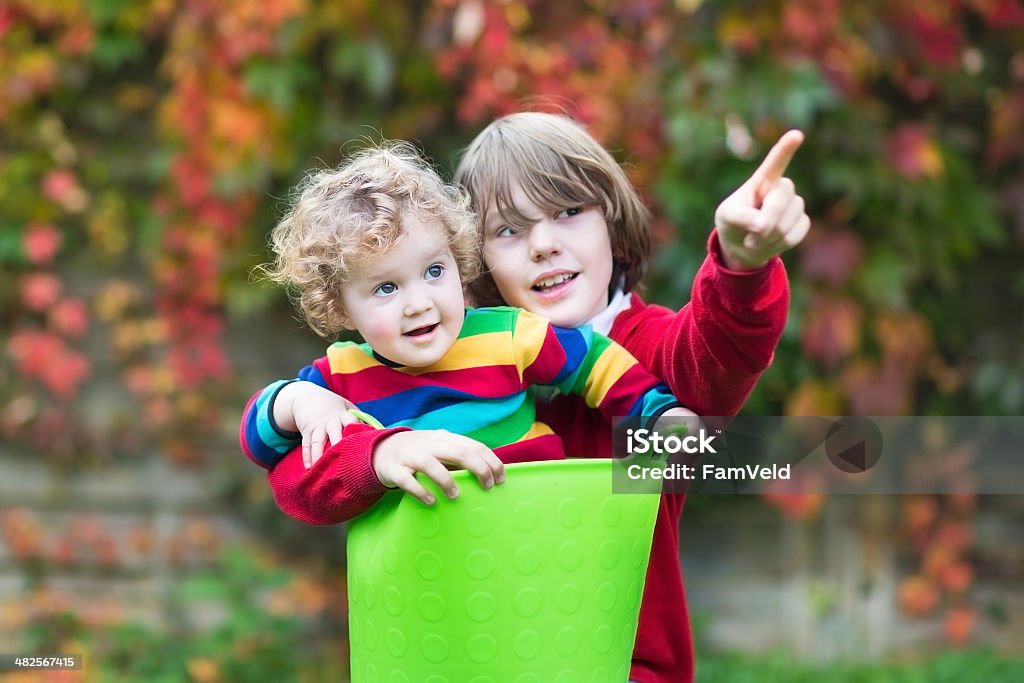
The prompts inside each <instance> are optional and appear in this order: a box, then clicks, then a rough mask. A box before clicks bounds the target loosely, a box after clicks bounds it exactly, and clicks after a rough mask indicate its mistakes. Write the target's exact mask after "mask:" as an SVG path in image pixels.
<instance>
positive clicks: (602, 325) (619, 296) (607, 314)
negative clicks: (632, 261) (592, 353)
mask: <svg viewBox="0 0 1024 683" xmlns="http://www.w3.org/2000/svg"><path fill="white" fill-rule="evenodd" d="M632 303H633V301H632V297H631V296H629V295H628V294H626V293H625V292H624V291H622V287H618V288H616V290H615V294H614V295H612V300H611V301H609V302H608V306H607V307H605V309H604V310H603V311H601V312H600V313H598V314H597V315H595V316H594V317H593V318H591V319H590V320H588V321H587V322H586V324H587V325H590V326H591V327H592V328H594V332H598V333H600V334H603V335H604V336H606V337H607V336H608V335H609V334H610V333H611V331H612V325H613V324H614V323H615V319H616V318H617V317H619V313H622V312H623V311H624V310H626V309H627V308H629V307H630V306H631V305H632Z"/></svg>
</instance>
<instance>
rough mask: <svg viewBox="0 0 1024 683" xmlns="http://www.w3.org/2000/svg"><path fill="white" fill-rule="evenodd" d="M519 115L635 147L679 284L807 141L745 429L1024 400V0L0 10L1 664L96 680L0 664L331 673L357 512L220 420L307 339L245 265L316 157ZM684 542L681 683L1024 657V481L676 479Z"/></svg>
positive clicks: (271, 675) (959, 665)
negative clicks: (295, 515)
mask: <svg viewBox="0 0 1024 683" xmlns="http://www.w3.org/2000/svg"><path fill="white" fill-rule="evenodd" d="M527 107H533V108H537V107H542V108H546V109H556V110H563V111H565V112H567V113H570V114H572V115H574V116H576V117H578V118H579V119H581V120H582V121H584V122H585V123H586V124H587V125H588V126H589V127H590V129H591V131H592V132H593V133H594V134H595V136H596V137H597V138H598V139H599V140H600V141H602V142H603V143H604V144H605V145H606V146H607V147H608V148H609V149H610V150H612V151H613V152H614V153H615V155H616V156H617V158H618V159H619V160H620V161H622V162H623V163H625V164H626V165H627V166H628V168H629V172H630V175H631V177H632V179H633V180H634V182H635V183H636V185H637V186H638V187H639V188H640V189H641V191H642V193H643V195H644V196H645V198H646V199H647V201H648V202H649V204H650V206H651V208H652V209H653V210H654V213H655V215H656V216H657V217H658V218H657V223H656V233H657V246H656V253H657V256H656V259H655V268H654V271H653V273H652V274H651V275H650V277H649V279H648V283H647V297H648V298H649V299H650V300H653V301H656V302H658V303H663V304H666V305H671V306H673V307H677V306H679V305H681V304H682V303H683V302H684V301H686V300H687V299H688V297H689V287H690V282H691V280H692V277H693V274H694V273H695V272H696V269H697V268H698V266H699V264H700V262H701V261H702V259H703V257H704V254H705V241H706V238H707V235H708V233H709V230H710V227H711V225H712V215H713V212H714V209H715V207H716V206H717V204H718V203H719V202H720V201H721V199H723V198H724V197H725V196H726V195H727V194H729V193H730V192H731V191H732V190H733V189H735V187H737V186H738V185H739V184H740V183H741V182H742V181H743V180H744V179H746V178H747V177H748V175H749V174H750V173H751V172H752V170H753V169H754V168H755V167H756V165H757V163H758V162H759V161H760V159H761V158H762V157H763V155H764V154H765V152H766V151H767V149H768V148H769V147H770V146H771V144H772V143H773V142H774V141H775V140H776V139H777V137H778V136H779V135H780V134H781V133H782V132H784V131H785V130H787V129H789V128H793V127H797V128H801V129H803V130H804V131H805V132H806V134H807V142H806V143H805V144H804V146H803V148H802V149H801V150H800V152H799V153H798V154H797V156H796V158H795V160H794V162H793V164H792V165H791V167H790V172H789V175H790V177H792V178H793V179H794V181H795V182H796V184H797V187H798V190H799V192H800V193H801V194H802V196H803V197H804V198H805V199H806V200H807V212H808V214H809V215H810V216H811V217H812V219H813V222H814V227H813V229H812V232H811V234H810V236H809V237H808V238H807V240H806V241H805V242H804V243H803V244H802V245H801V246H800V247H799V248H797V249H796V250H795V251H793V252H791V253H790V254H787V256H786V257H785V261H786V264H787V267H788V269H789V272H790V276H791V280H792V286H793V305H792V313H791V316H790V320H789V325H788V327H787V329H786V332H785V335H784V338H783V340H782V342H781V344H780V347H779V349H778V352H777V354H776V357H775V364H774V367H772V368H771V369H770V370H769V371H768V372H767V373H766V374H765V375H764V377H763V379H762V381H761V382H760V384H759V386H758V388H757V390H756V392H755V394H754V395H753V397H752V398H751V400H750V401H749V403H748V405H747V408H746V412H748V413H750V414H764V415H775V414H790V415H844V414H846V415H850V414H860V415H944V414H946V415H1020V414H1021V412H1022V408H1024V343H1022V341H1024V2H1020V1H1019V0H956V1H953V0H949V1H943V0H927V1H926V0H899V1H896V2H882V1H881V0H865V1H863V2H857V3H852V2H851V3H840V2H839V0H773V1H763V2H749V1H745V0H720V1H718V2H702V1H701V0H674V1H669V0H622V1H618V2H610V1H604V0H589V1H586V2H579V1H576V2H568V1H567V2H558V3H547V2H539V1H534V2H531V1H525V0H505V1H501V2H482V1H480V0H435V1H434V2H429V1H426V0H424V1H421V2H398V1H397V0H378V1H377V2H369V1H365V0H347V1H344V2H342V1H338V2H315V1H314V0H230V1H229V0H138V1H135V2H123V1H120V0H88V1H84V2H83V1H80V0H43V1H40V0H6V1H5V2H3V3H2V4H0V266H2V272H3V277H2V278H0V320H2V326H0V651H3V652H8V653H30V652H36V653H43V652H50V653H81V654H83V655H85V657H86V671H85V672H84V673H83V672H77V673H67V674H63V673H53V674H47V675H44V674H35V675H34V677H30V676H28V675H21V676H20V677H19V676H18V675H11V676H10V677H9V678H8V679H5V680H12V681H19V680H54V681H58V680H60V681H65V680H67V681H79V680H84V681H126V680H140V681H141V680H146V681H196V682H200V683H213V682H217V681H320V680H326V679H328V678H330V679H331V680H340V681H344V680H347V673H346V672H347V649H346V648H347V645H346V642H347V641H346V638H347V635H346V624H345V615H346V603H345V601H346V593H345V580H344V579H345V572H344V566H345V564H344V553H343V551H344V530H343V529H342V528H322V529H320V528H317V529H315V528H309V527H303V526H302V525H300V524H299V523H298V522H294V521H292V520H290V519H288V518H285V517H284V516H283V515H282V514H281V513H280V512H278V511H277V509H276V507H275V506H274V503H273V501H272V500H271V498H270V494H269V487H268V486H267V485H266V482H265V478H264V475H263V473H262V471H261V470H259V469H258V468H257V467H256V466H255V465H252V464H250V463H249V462H248V461H247V460H246V459H245V458H244V456H242V454H241V453H240V451H239V449H238V446H237V441H236V436H235V434H236V430H237V423H238V418H239V416H240V413H241V410H242V407H243V406H244V403H245V401H246V399H247V398H248V396H249V395H250V394H251V393H252V392H253V391H255V390H256V389H257V388H259V387H261V386H263V385H264V384H265V383H267V382H268V381H270V380H271V379H275V378H278V377H286V376H290V375H292V374H293V373H294V372H295V370H296V369H297V368H298V367H300V366H301V365H302V364H304V363H305V362H307V361H308V360H309V359H311V358H313V357H315V356H318V355H320V354H321V353H322V350H323V342H322V341H321V340H319V339H318V338H316V337H315V336H314V335H313V334H312V333H310V332H308V331H306V330H305V329H303V327H302V326H301V325H300V324H299V323H298V322H297V321H296V319H295V317H294V315H293V313H292V311H291V310H290V308H289V305H288V302H287V300H286V297H285V296H284V294H283V293H282V292H281V291H279V290H277V289H274V288H272V287H267V286H264V285H261V284H258V283H254V282H252V281H251V278H250V271H251V269H252V268H253V266H255V265H257V264H259V263H261V262H263V261H264V260H266V259H267V253H266V250H265V241H266V235H267V232H268V231H269V229H270V228H271V227H272V226H273V224H274V222H275V219H276V217H277V216H279V215H280V213H281V211H282V210H283V207H284V206H285V203H286V199H287V196H288V189H289V188H290V187H291V186H293V185H294V184H295V183H296V182H297V181H298V180H299V179H300V178H301V177H302V174H303V173H304V172H305V171H307V170H309V169H310V168H312V167H316V166H323V165H330V164H334V163H336V162H338V161H339V160H340V159H341V158H343V156H344V151H345V150H351V149H353V148H354V147H356V146H358V141H359V140H360V139H364V140H365V139H371V140H376V139H380V138H381V137H385V138H406V139H411V140H413V141H415V142H416V143H417V144H418V145H419V146H421V147H422V148H423V149H424V150H425V152H426V153H427V154H428V155H429V156H431V157H432V158H433V159H435V160H436V161H437V163H438V164H439V165H440V166H441V167H442V168H443V169H444V170H445V171H446V172H450V171H451V169H452V165H453V160H454V158H455V157H454V155H455V153H456V152H457V150H458V149H460V148H461V147H463V146H464V145H466V144H467V143H468V142H469V141H470V140H471V139H472V137H473V136H474V135H475V134H476V133H477V132H478V131H479V130H480V129H481V128H482V127H483V126H484V125H486V124H487V123H488V122H489V121H490V120H491V119H493V118H494V117H495V116H498V115H501V114H504V113H507V112H510V111H514V110H518V109H523V108H527ZM932 445H933V447H934V448H936V449H942V448H946V447H947V445H946V444H944V443H943V442H942V440H941V439H939V440H937V441H936V442H935V443H934V444H932ZM682 529H683V531H682V546H681V547H682V553H683V559H684V566H685V573H686V575H687V586H688V594H689V596H690V601H691V608H692V612H693V614H692V616H693V619H694V622H695V625H696V628H697V638H698V642H697V648H698V680H699V681H702V682H708V681H740V680H750V681H753V680H756V681H804V680H807V681H810V680H820V679H821V678H822V677H823V676H825V677H827V678H828V680H849V681H921V680H928V681H945V680H949V681H953V680H956V681H965V680H966V681H1018V680H1024V664H1022V663H1021V662H1022V658H1024V588H1022V586H1024V542H1022V541H1021V540H1020V539H1022V538H1024V533H1022V530H1024V499H1022V498H1021V497H1017V496H978V495H974V494H970V493H963V494H958V495H949V496H941V497H940V496H923V495H922V496H902V497H900V496H875V497H867V496H831V497H826V496H823V495H799V496H785V497H770V496H769V497H754V496H738V497H725V496H693V497H691V500H690V501H689V502H688V503H687V511H686V512H685V513H684V517H683V523H682Z"/></svg>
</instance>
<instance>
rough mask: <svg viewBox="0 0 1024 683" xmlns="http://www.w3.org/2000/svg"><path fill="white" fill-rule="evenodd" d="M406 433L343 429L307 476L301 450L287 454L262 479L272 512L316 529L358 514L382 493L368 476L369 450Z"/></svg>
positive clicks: (370, 468) (370, 472)
mask: <svg viewBox="0 0 1024 683" xmlns="http://www.w3.org/2000/svg"><path fill="white" fill-rule="evenodd" d="M408 430H409V429H408V427H394V428H392V429H374V428H373V427H371V426H369V425H366V424H362V423H356V424H350V425H347V426H346V427H345V430H344V432H343V433H342V439H341V441H339V442H338V443H336V444H331V445H330V446H329V447H328V448H327V449H326V450H325V451H324V455H323V457H322V458H320V459H319V460H317V461H316V463H314V464H313V466H312V467H311V468H309V469H308V470H307V469H306V468H305V466H304V465H303V464H302V449H301V447H297V448H293V449H292V450H291V451H289V452H288V453H286V454H285V455H284V456H283V457H282V458H281V460H280V462H278V464H277V467H275V468H274V469H272V470H270V472H268V473H267V479H268V481H269V482H270V488H271V489H272V490H273V492H274V500H275V502H276V503H277V506H278V507H279V508H280V509H281V511H282V512H284V513H285V514H287V515H288V516H289V517H292V518H294V519H297V520H299V521H300V522H305V523H306V524H316V525H322V524H337V523H339V522H344V521H347V520H349V519H352V518H353V517H356V516H358V515H360V514H362V513H363V512H365V511H366V510H367V509H369V508H370V507H371V506H372V505H373V504H374V503H376V502H377V501H378V500H380V497H381V496H382V495H384V492H385V491H387V489H386V488H385V487H384V485H383V484H381V483H380V481H379V480H378V479H377V475H376V474H374V471H373V463H372V457H373V449H374V447H375V446H376V445H377V443H379V442H380V440H381V439H383V438H385V437H387V436H390V435H392V434H396V433H398V432H404V431H408Z"/></svg>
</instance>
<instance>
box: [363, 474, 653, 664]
mask: <svg viewBox="0 0 1024 683" xmlns="http://www.w3.org/2000/svg"><path fill="white" fill-rule="evenodd" d="M613 462H614V461H612V460H589V459H586V460H585V459H572V460H562V461H549V462H537V463H522V464H515V465H508V466H506V468H505V470H506V482H505V484H503V485H501V486H497V487H495V488H494V489H492V490H490V491H485V490H483V489H482V488H481V487H480V485H479V483H478V482H477V481H476V479H475V478H474V477H473V476H472V475H471V474H469V473H468V472H452V475H453V476H454V478H455V481H456V483H457V484H458V486H459V489H460V491H461V493H460V496H459V498H457V499H456V500H454V501H450V500H448V499H447V498H445V497H444V496H443V495H439V494H438V495H437V499H438V502H437V503H435V504H434V506H432V507H427V506H425V505H423V504H422V503H420V502H419V501H418V500H416V499H415V498H413V497H412V496H408V495H404V494H402V493H399V492H393V493H389V494H387V495H386V496H385V497H384V498H383V499H381V501H380V502H379V503H377V504H376V505H374V506H373V508H371V509H370V510H369V511H367V512H366V513H365V514H363V515H361V516H360V517H358V518H357V519H355V520H353V521H352V522H351V524H350V528H349V534H348V595H349V639H350V647H351V664H352V679H351V680H352V683H609V682H625V681H626V679H627V677H628V674H629V663H630V657H631V654H632V651H633V640H634V638H635V636H636V625H637V616H638V614H639V610H640V598H641V595H642V594H643V585H644V577H645V575H646V572H647V560H648V556H649V554H650V549H651V537H652V534H653V530H654V521H655V518H656V517H657V513H658V501H659V497H658V495H650V494H636V495H627V494H614V495H613V494H612V492H611V489H612V467H613V466H614V465H613ZM421 481H424V479H422V478H421ZM425 483H427V482H425ZM429 486H433V485H432V483H431V484H429ZM434 491H435V493H438V492H437V489H436V488H434Z"/></svg>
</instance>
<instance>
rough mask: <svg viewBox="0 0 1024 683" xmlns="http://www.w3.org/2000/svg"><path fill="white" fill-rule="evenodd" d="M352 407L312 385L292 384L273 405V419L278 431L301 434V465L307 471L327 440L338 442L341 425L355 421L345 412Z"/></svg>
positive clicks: (348, 403) (321, 452)
mask: <svg viewBox="0 0 1024 683" xmlns="http://www.w3.org/2000/svg"><path fill="white" fill-rule="evenodd" d="M355 407H356V406H355V404H354V403H352V402H351V401H349V400H348V399H346V398H343V397H341V396H338V395H337V394H336V393H334V392H333V391H330V390H328V389H324V388H323V387H321V386H319V385H317V384H313V383H312V382H305V381H299V382H292V383H291V384H289V385H287V386H285V387H284V388H283V389H281V393H279V394H278V395H277V400H276V401H275V402H274V419H275V420H276V421H277V424H278V426H279V427H281V429H285V430H287V431H294V432H299V433H300V434H302V464H303V465H305V466H306V469H309V468H310V467H312V466H313V463H315V462H316V461H317V460H319V459H320V457H321V456H322V455H323V454H324V446H326V444H327V440H328V439H330V442H331V443H338V442H339V441H341V432H342V430H343V429H344V428H345V425H349V424H352V423H354V422H358V421H359V420H358V419H357V418H356V417H355V416H354V415H352V414H351V413H349V412H348V411H349V409H350V408H355Z"/></svg>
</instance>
